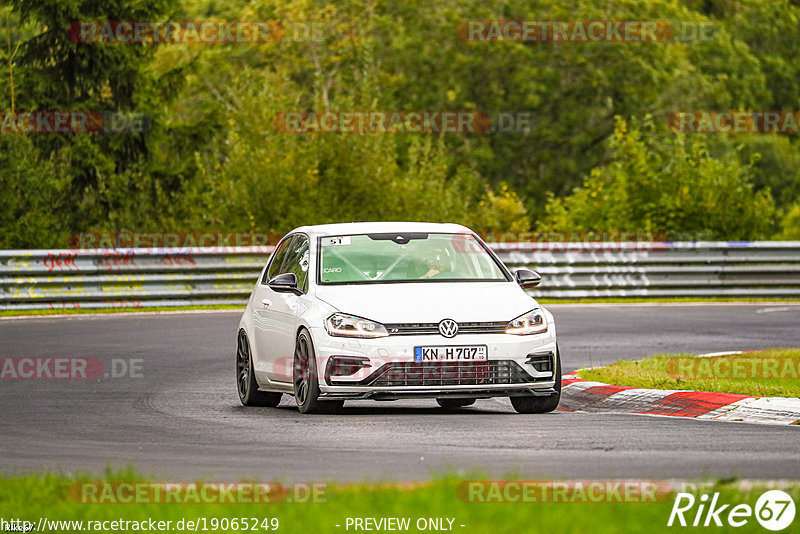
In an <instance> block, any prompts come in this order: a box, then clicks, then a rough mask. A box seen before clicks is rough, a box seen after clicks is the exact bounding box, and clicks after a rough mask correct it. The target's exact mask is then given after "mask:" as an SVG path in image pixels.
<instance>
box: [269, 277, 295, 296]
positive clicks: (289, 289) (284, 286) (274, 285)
mask: <svg viewBox="0 0 800 534" xmlns="http://www.w3.org/2000/svg"><path fill="white" fill-rule="evenodd" d="M268 285H269V288H270V289H271V290H273V291H277V292H278V293H296V294H298V295H299V294H300V293H302V291H300V290H299V289H298V288H297V276H296V275H295V274H294V273H283V274H279V275H277V276H275V277H274V278H273V279H272V280H270V281H269V284H268Z"/></svg>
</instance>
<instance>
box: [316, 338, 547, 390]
mask: <svg viewBox="0 0 800 534" xmlns="http://www.w3.org/2000/svg"><path fill="white" fill-rule="evenodd" d="M312 335H313V337H314V343H315V349H316V356H317V368H318V370H319V374H320V377H319V384H320V393H321V394H320V398H325V399H373V400H394V399H399V398H409V397H411V398H413V397H420V398H430V397H437V398H439V397H450V398H487V397H510V396H528V395H551V394H553V393H555V390H554V389H553V388H554V387H555V380H554V379H555V371H556V356H555V355H556V337H555V332H554V328H551V330H550V331H548V332H544V333H541V334H532V335H527V336H518V335H512V334H505V333H487V334H458V335H457V336H455V337H454V338H450V339H447V338H444V337H442V336H440V335H393V336H388V337H383V338H376V339H355V338H344V337H334V336H330V335H328V333H327V332H326V331H325V330H324V329H315V331H314V332H313V334H312ZM475 345H485V346H486V348H487V358H488V359H487V360H480V361H476V362H454V361H450V360H447V361H443V362H425V363H421V362H415V361H414V348H415V347H421V346H424V347H430V346H475ZM546 354H549V358H550V359H551V365H550V368H549V369H548V370H544V371H540V370H537V368H536V367H534V365H533V363H532V361H533V360H537V361H539V362H541V361H542V358H543V357H544V355H546ZM531 355H538V356H537V357H536V358H533V359H532V358H531ZM331 358H357V359H360V360H361V361H362V363H363V368H362V369H360V370H358V371H356V372H354V373H352V374H348V375H346V376H340V375H339V376H331V375H330V373H329V372H326V370H327V369H328V361H329V360H330V359H331ZM439 364H440V365H439ZM537 366H538V367H540V368H541V365H537Z"/></svg>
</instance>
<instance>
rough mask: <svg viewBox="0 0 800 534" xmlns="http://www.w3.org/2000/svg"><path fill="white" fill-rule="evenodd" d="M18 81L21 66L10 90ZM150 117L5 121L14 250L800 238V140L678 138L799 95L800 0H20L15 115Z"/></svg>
mask: <svg viewBox="0 0 800 534" xmlns="http://www.w3.org/2000/svg"><path fill="white" fill-rule="evenodd" d="M474 19H524V20H575V19H583V20H591V19H615V20H633V19H646V20H654V19H658V20H672V21H688V22H692V23H697V24H698V25H701V24H703V25H706V26H709V27H711V28H713V35H712V38H710V39H697V40H687V41H684V42H668V43H630V42H627V43H570V42H567V43H563V42H562V43H553V42H550V43H542V42H529V43H520V42H507V41H506V42H483V43H480V42H464V41H463V40H461V39H459V38H458V35H457V27H458V25H459V23H461V22H463V21H465V20H474ZM87 20H88V21H97V20H138V21H167V20H173V21H185V20H217V21H219V20H236V21H243V20H244V21H246V20H254V21H262V20H277V21H284V22H286V21H288V22H291V21H305V22H315V23H319V24H322V25H323V27H324V28H325V31H323V32H321V33H320V35H319V36H317V37H318V38H314V39H284V40H282V41H280V42H277V43H257V44H246V43H229V44H199V43H198V44H194V43H183V44H160V45H156V44H136V45H131V44H108V43H97V44H86V43H76V42H74V41H72V40H70V38H69V35H68V28H69V27H70V24H71V23H73V22H75V21H87ZM12 79H13V82H12ZM12 91H13V97H14V102H13V110H14V111H16V112H20V111H34V110H51V111H52V110H95V111H115V112H136V113H143V114H145V115H146V116H147V117H149V120H150V122H149V126H150V127H149V128H148V129H147V131H146V132H140V133H126V134H101V133H96V134H67V135H57V134H28V135H25V134H8V133H4V134H0V247H2V248H45V247H47V248H50V247H54V248H63V247H65V246H66V243H67V237H68V236H69V234H70V233H73V232H89V231H133V232H186V231H194V232H198V231H230V232H248V231H258V232H279V233H280V232H285V231H287V230H289V229H291V228H292V227H294V226H297V225H301V224H316V223H324V222H334V221H356V220H399V219H403V220H429V221H452V222H460V223H463V224H467V225H469V226H471V227H473V228H475V229H476V230H483V231H498V230H502V231H525V230H551V231H552V230H558V231H568V230H579V231H581V230H593V231H652V232H662V233H665V234H667V235H669V236H687V235H694V236H700V237H702V238H705V239H727V240H739V239H800V136H798V135H783V134H735V135H733V134H729V135H724V134H686V135H683V134H676V133H674V132H672V131H671V130H670V129H669V128H668V126H667V118H668V116H669V115H670V113H672V112H675V111H683V110H798V109H800V2H798V1H797V0H794V1H787V0H769V1H764V0H683V1H679V0H615V1H608V2H603V1H596V0H505V1H499V0H441V1H436V2H425V1H405V2H395V1H385V0H376V1H355V0H342V1H339V2H332V3H327V2H318V1H313V0H299V1H293V2H277V1H271V0H253V1H241V0H152V1H142V0H127V1H124V0H10V1H9V0H2V1H0V101H2V105H1V106H0V108H2V109H3V110H5V111H6V112H10V111H12ZM287 110H475V111H486V112H489V113H493V112H498V111H525V112H530V114H531V116H532V117H533V120H532V121H531V123H530V127H529V128H526V129H525V130H524V131H514V132H506V133H502V132H500V133H494V134H484V135H478V134H440V135H432V134H410V133H409V134H390V135H389V134H364V135H349V134H287V133H281V132H279V131H278V130H277V129H276V128H275V125H274V122H273V121H274V118H275V116H276V115H277V114H278V113H280V112H282V111H287Z"/></svg>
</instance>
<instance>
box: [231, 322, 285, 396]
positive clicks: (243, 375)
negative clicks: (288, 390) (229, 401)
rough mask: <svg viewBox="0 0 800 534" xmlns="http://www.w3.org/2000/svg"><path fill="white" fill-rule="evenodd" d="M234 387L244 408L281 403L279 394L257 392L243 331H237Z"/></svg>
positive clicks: (247, 343)
mask: <svg viewBox="0 0 800 534" xmlns="http://www.w3.org/2000/svg"><path fill="white" fill-rule="evenodd" d="M236 386H237V389H238V391H239V400H240V401H241V402H242V404H244V405H245V406H270V407H273V408H274V407H275V406H277V405H278V404H279V403H280V402H281V394H280V393H271V392H268V391H259V390H258V382H256V377H255V375H254V373H253V359H252V358H251V357H250V343H249V342H248V340H247V334H246V333H245V332H244V330H240V331H239V339H238V341H237V343H236Z"/></svg>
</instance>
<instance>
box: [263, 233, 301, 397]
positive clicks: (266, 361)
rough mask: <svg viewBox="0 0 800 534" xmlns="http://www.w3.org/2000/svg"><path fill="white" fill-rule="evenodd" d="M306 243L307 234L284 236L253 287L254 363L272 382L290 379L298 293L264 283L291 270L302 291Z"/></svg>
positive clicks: (298, 306)
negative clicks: (255, 287)
mask: <svg viewBox="0 0 800 534" xmlns="http://www.w3.org/2000/svg"><path fill="white" fill-rule="evenodd" d="M308 246H309V243H308V237H307V236H305V235H304V234H295V235H293V236H289V237H287V238H285V239H284V240H283V241H282V242H281V243H280V244H279V247H278V249H277V250H276V251H275V255H274V257H273V260H272V262H271V263H270V265H269V267H268V268H267V270H266V271H265V273H264V277H263V278H262V279H261V282H260V283H259V285H258V288H257V289H256V298H255V299H254V302H253V326H254V331H255V337H256V344H257V345H258V349H259V350H258V352H259V355H258V356H259V358H258V360H259V361H257V362H255V367H256V372H257V373H259V375H262V376H263V375H266V377H267V378H269V380H271V381H273V382H274V381H278V382H291V380H292V363H293V359H294V345H295V331H296V326H297V316H298V313H299V310H300V297H299V296H298V295H297V294H295V293H287V292H279V291H274V290H272V289H271V288H270V287H269V285H268V284H269V281H270V280H271V279H273V278H275V277H276V276H278V275H279V274H284V273H294V274H295V276H297V281H298V288H300V289H301V290H303V291H305V288H306V287H307V285H306V284H307V283H308V280H307V275H308V265H309V263H308V262H309V250H308Z"/></svg>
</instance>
